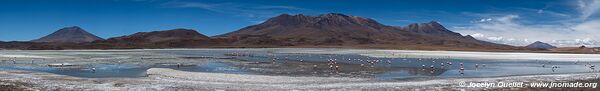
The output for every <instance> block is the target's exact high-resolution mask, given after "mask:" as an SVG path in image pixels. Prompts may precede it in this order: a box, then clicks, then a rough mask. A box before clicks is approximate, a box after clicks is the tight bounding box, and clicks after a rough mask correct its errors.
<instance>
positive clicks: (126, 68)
mask: <svg viewBox="0 0 600 91" xmlns="http://www.w3.org/2000/svg"><path fill="white" fill-rule="evenodd" d="M432 54H435V55H432ZM0 55H1V56H0V59H1V60H2V62H0V71H1V70H26V71H38V72H48V73H54V74H61V75H69V76H75V77H85V78H122V77H126V78H136V77H145V75H146V74H145V72H146V70H147V69H149V68H172V69H176V70H182V71H192V72H214V73H228V74H258V75H281V76H319V77H356V78H376V79H382V80H405V79H422V78H425V79H429V78H442V79H443V78H460V77H497V76H515V75H536V74H569V73H586V72H599V71H597V69H596V68H597V67H594V68H591V67H590V66H591V65H600V61H598V60H600V56H598V55H596V54H577V55H570V54H564V55H563V54H551V53H493V52H474V53H472V52H468V53H465V52H453V51H439V52H436V51H403V50H374V49H336V48H252V49H154V50H152V49H146V50H141V49H140V50H58V51H52V50H43V51H40V50H3V51H0ZM478 55H481V56H480V57H479V58H478ZM511 55H512V56H511ZM515 55H517V56H515ZM524 55H528V56H524ZM503 57H506V58H503ZM518 57H521V58H518ZM536 57H537V58H536ZM552 57H560V58H552ZM13 59H14V60H15V61H12V60H13ZM328 60H335V63H336V64H335V65H334V66H333V67H334V68H330V66H329V65H328V63H329V62H333V61H328ZM370 62H372V63H370ZM448 63H452V64H451V65H450V64H448ZM460 63H463V65H464V66H463V68H464V72H463V74H461V72H460V68H461V66H460ZM49 64H73V65H72V66H71V65H69V66H64V67H50V66H48V65H49ZM442 64H443V66H442ZM476 64H477V65H478V66H476ZM484 64H485V66H484ZM423 65H425V67H423ZM335 66H338V67H339V68H337V69H336V68H335ZM431 66H433V69H432V68H431ZM92 68H95V69H96V70H95V71H93V70H92Z"/></svg>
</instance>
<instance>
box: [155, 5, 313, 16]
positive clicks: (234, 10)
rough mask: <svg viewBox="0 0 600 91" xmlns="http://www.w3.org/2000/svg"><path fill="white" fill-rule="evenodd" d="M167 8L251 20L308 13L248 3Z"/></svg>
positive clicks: (292, 8)
mask: <svg viewBox="0 0 600 91" xmlns="http://www.w3.org/2000/svg"><path fill="white" fill-rule="evenodd" d="M164 5H165V6H167V7H174V8H199V9H204V10H209V11H213V12H218V13H225V14H232V15H237V16H243V17H249V18H266V17H272V16H274V15H278V14H281V13H295V12H301V11H307V10H309V9H304V8H300V7H295V6H287V5H263V4H248V3H230V2H228V3H207V2H180V1H173V2H168V3H165V4H164Z"/></svg>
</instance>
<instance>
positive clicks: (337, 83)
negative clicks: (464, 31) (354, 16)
mask: <svg viewBox="0 0 600 91" xmlns="http://www.w3.org/2000/svg"><path fill="white" fill-rule="evenodd" d="M163 71H168V72H167V73H164V72H163ZM149 72H150V74H152V75H150V76H148V77H143V78H80V77H71V76H64V75H57V74H51V73H44V72H29V71H0V83H1V84H0V86H3V87H9V88H8V89H9V90H28V89H34V90H235V91H237V90H260V89H263V90H264V89H269V90H401V89H413V90H417V89H418V90H493V91H502V90H514V89H519V90H556V89H545V88H528V87H522V88H464V87H458V86H459V83H458V82H523V81H526V82H536V81H537V82H598V81H599V79H600V73H577V74H553V75H526V76H509V77H487V78H446V79H433V80H423V81H378V80H373V79H350V80H348V79H346V78H337V77H300V78H299V77H288V76H265V75H239V74H222V73H206V72H186V71H172V69H165V68H154V70H150V69H149ZM199 75H202V76H203V77H196V76H199ZM237 76H243V77H244V78H247V79H246V80H241V81H240V80H236V79H227V78H230V77H237ZM205 77H208V78H205ZM210 78H222V79H221V80H214V79H210ZM255 78H274V79H271V80H277V79H279V78H281V79H291V80H296V81H292V82H285V81H281V82H269V81H268V80H266V81H265V80H261V79H255ZM313 78H319V79H325V80H314V79H313ZM303 79H313V80H312V81H304V80H303ZM74 84H79V85H74ZM581 89H582V90H589V89H587V88H581ZM596 89H597V88H596ZM0 90H2V89H0ZM558 90H560V89H558Z"/></svg>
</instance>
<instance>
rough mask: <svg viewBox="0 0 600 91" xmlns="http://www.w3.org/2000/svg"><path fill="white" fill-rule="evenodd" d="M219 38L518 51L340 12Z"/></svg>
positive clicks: (287, 18) (432, 27)
mask: <svg viewBox="0 0 600 91" xmlns="http://www.w3.org/2000/svg"><path fill="white" fill-rule="evenodd" d="M216 37H230V38H234V39H237V41H236V42H234V43H233V44H234V45H236V44H240V45H265V44H271V45H294V46H306V45H310V46H314V45H325V46H327V45H329V46H331V45H335V46H358V45H368V46H382V45H388V46H390V47H406V46H412V47H425V46H428V47H430V46H436V47H462V48H466V47H469V48H472V47H478V48H515V47H512V46H507V45H500V44H494V43H490V42H484V41H479V40H476V39H474V38H472V37H470V36H462V35H460V34H458V33H455V32H452V31H450V30H448V29H446V28H444V27H443V26H442V25H441V24H439V23H438V22H429V23H422V24H410V25H408V26H407V27H395V26H387V25H383V24H380V23H378V22H377V21H375V20H372V19H368V18H363V17H358V16H349V15H344V14H338V13H329V14H322V15H319V16H306V15H302V14H299V15H288V14H282V15H279V16H277V17H274V18H271V19H268V20H267V21H265V22H263V23H261V24H258V25H252V26H248V27H245V28H242V29H240V30H237V31H234V32H230V33H226V34H223V35H219V36H216ZM430 48H434V47H430Z"/></svg>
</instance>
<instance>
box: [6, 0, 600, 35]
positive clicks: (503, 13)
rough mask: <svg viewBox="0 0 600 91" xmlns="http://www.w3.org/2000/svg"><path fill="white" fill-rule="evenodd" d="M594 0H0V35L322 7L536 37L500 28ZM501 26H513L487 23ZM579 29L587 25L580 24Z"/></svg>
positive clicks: (397, 22)
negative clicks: (500, 28)
mask: <svg viewBox="0 0 600 91" xmlns="http://www.w3.org/2000/svg"><path fill="white" fill-rule="evenodd" d="M597 3H598V1H593V0H252V1H249V0H1V1H0V40H3V41H12V40H17V41H26V40H32V39H36V38H39V37H42V36H44V35H47V34H50V33H52V32H54V31H56V30H58V29H60V28H62V27H68V26H80V27H82V28H84V29H85V30H87V31H89V32H91V33H93V34H95V35H98V36H100V37H102V38H109V37H116V36H122V35H129V34H133V33H135V32H144V31H157V30H167V29H174V28H189V29H195V30H197V31H198V32H200V33H202V34H206V35H208V36H213V35H218V34H223V33H226V32H231V31H235V30H237V29H240V28H243V27H245V26H249V25H253V24H257V23H260V22H262V21H264V20H266V19H268V18H269V17H273V16H277V15H279V14H282V13H288V14H308V15H318V14H323V13H330V12H335V13H344V14H348V15H354V16H362V17H367V18H372V19H375V20H377V21H379V22H381V23H383V24H386V25H394V26H404V25H407V24H409V23H422V22H429V21H433V20H435V21H439V22H441V23H442V24H443V25H444V26H446V27H447V28H449V29H452V30H453V31H456V32H459V33H462V34H463V35H467V34H469V35H473V34H476V35H477V36H479V38H480V39H488V38H492V39H493V38H498V37H501V38H504V39H509V38H514V39H531V40H533V39H535V40H542V39H536V38H530V37H523V36H528V35H522V36H514V34H510V33H508V34H504V32H511V31H510V30H527V31H534V32H540V31H538V30H543V29H544V28H552V29H555V27H564V29H566V30H544V31H541V32H544V33H545V32H556V31H572V28H574V27H575V26H578V25H582V24H584V23H589V22H592V23H594V21H595V20H596V19H597V15H596V14H595V11H598V9H597V7H598V4H597ZM589 13H591V14H589ZM502 24H504V25H502ZM511 24H516V25H511ZM506 26H508V27H514V28H509V29H510V30H506V29H505V30H498V29H494V27H506ZM569 29H571V30H569ZM592 29H593V28H592ZM580 30H581V31H584V30H586V31H588V30H590V28H587V27H585V26H584V27H583V28H580ZM489 31H492V32H489ZM494 31H496V32H494ZM498 31H500V32H498ZM521 34H522V33H521ZM572 36H576V35H572ZM577 36H579V35H577ZM586 36H587V35H586ZM557 37H561V38H557V39H546V41H551V40H563V39H564V38H562V37H565V36H557ZM567 37H568V36H567ZM565 38H566V37H565ZM584 38H592V39H595V38H600V37H596V36H594V35H589V36H587V37H582V38H580V39H584ZM564 40H570V39H564ZM491 41H493V40H491Z"/></svg>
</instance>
